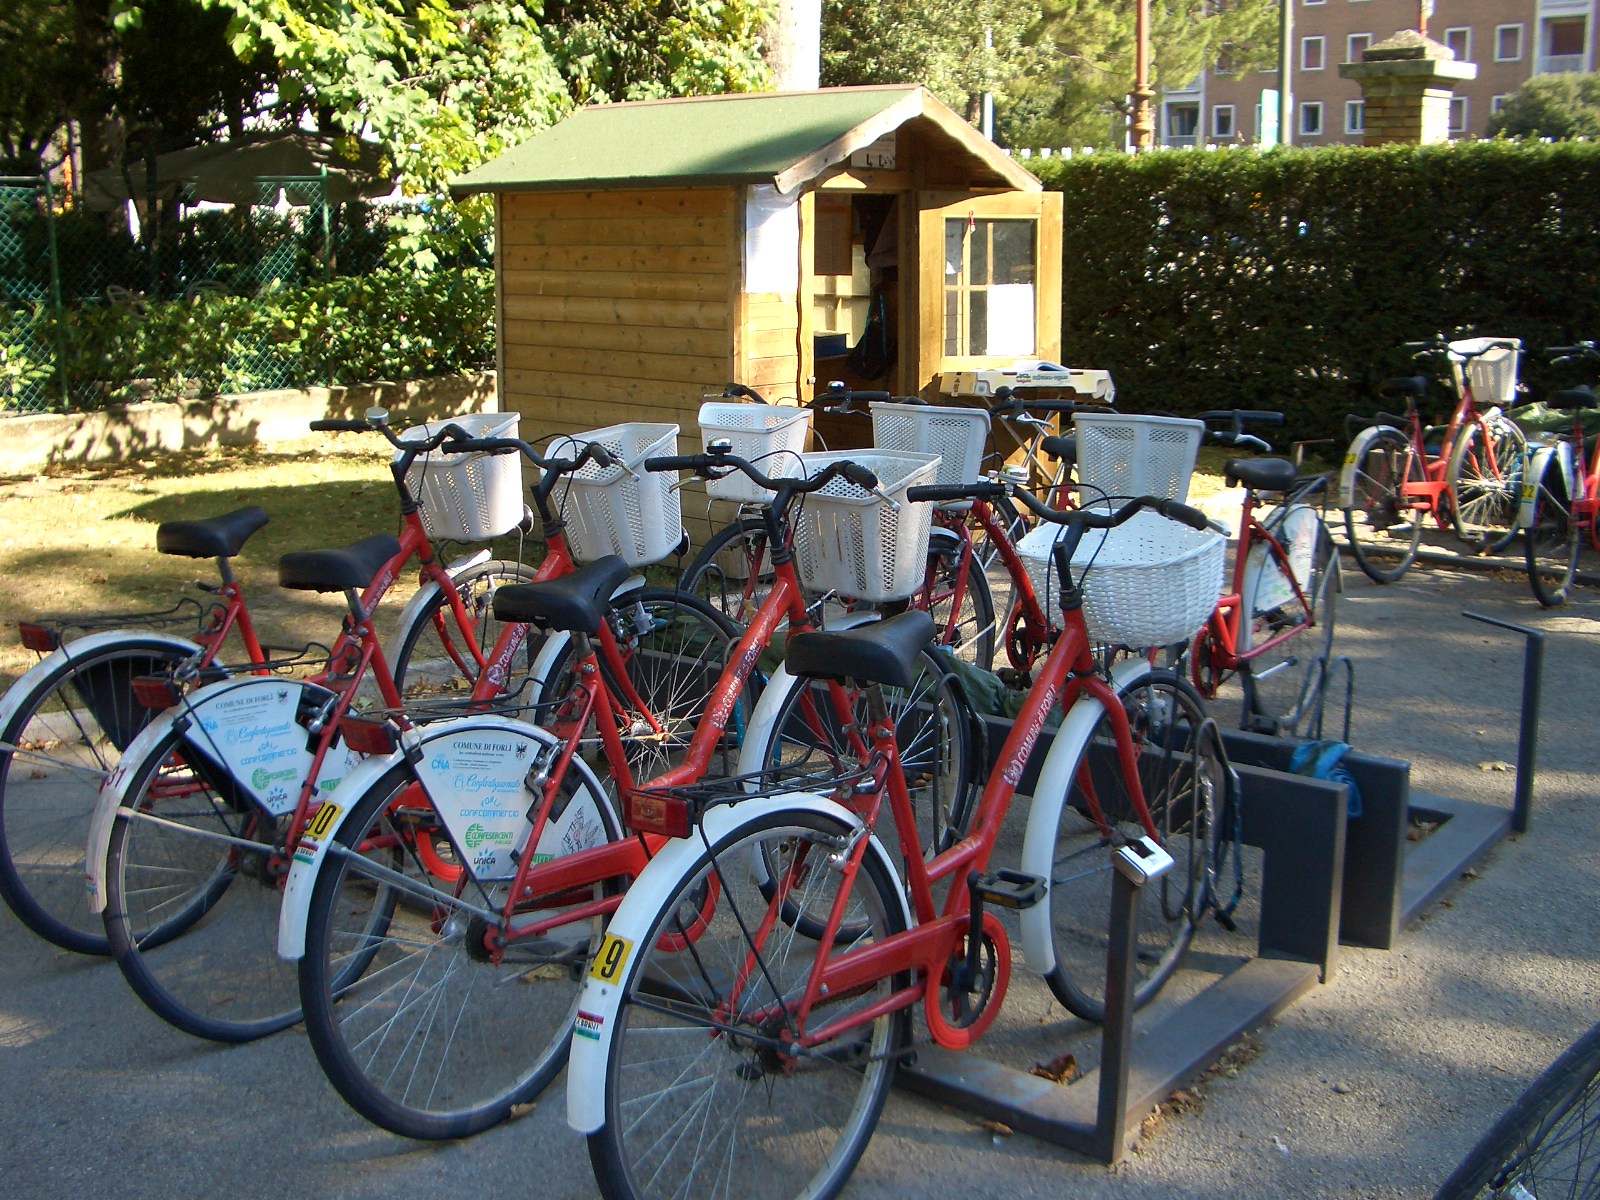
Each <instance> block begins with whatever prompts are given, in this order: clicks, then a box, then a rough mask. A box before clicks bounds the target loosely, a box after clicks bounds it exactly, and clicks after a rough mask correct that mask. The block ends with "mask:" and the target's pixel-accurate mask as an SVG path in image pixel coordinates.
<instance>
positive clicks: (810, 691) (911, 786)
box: [759, 647, 983, 856]
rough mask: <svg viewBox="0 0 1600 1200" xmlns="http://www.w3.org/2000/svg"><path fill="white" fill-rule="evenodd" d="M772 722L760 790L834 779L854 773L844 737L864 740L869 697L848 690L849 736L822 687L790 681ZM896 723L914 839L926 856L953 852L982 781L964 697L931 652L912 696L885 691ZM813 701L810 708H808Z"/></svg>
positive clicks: (909, 692)
mask: <svg viewBox="0 0 1600 1200" xmlns="http://www.w3.org/2000/svg"><path fill="white" fill-rule="evenodd" d="M788 686H789V692H788V695H786V696H785V697H784V698H783V701H782V704H781V705H780V707H779V709H778V715H777V717H776V718H775V719H774V721H773V723H772V730H771V733H770V734H769V735H768V742H767V745H766V747H765V748H764V749H763V750H762V752H761V755H760V758H759V761H760V762H761V763H762V764H763V766H762V770H763V771H767V772H771V779H770V780H769V781H765V782H764V783H763V790H765V788H766V787H767V786H769V785H770V786H771V787H774V788H775V787H778V786H780V785H783V783H784V780H785V779H787V778H788V777H790V776H792V775H793V774H795V773H803V774H807V775H815V776H818V777H821V778H824V779H827V778H834V777H837V776H839V775H841V774H844V773H846V772H849V771H851V770H854V769H855V768H857V767H858V766H859V765H860V764H859V760H858V759H857V757H856V756H855V755H854V754H853V753H852V752H851V750H850V746H849V743H848V741H847V737H846V735H847V732H855V733H857V734H859V731H860V730H863V729H865V728H867V726H868V724H869V723H870V721H869V717H868V715H867V703H866V693H865V692H863V691H861V690H860V689H856V688H847V689H846V691H847V695H848V702H849V703H850V706H851V707H850V718H849V719H850V722H851V724H852V726H853V729H852V730H850V731H847V730H846V729H845V728H844V727H843V725H842V720H841V717H840V715H839V714H838V712H837V711H836V709H835V707H834V705H833V704H832V702H831V700H830V695H831V693H830V692H829V690H828V685H827V684H826V683H823V682H821V681H812V680H804V679H791V680H790V681H789V685H788ZM882 693H883V698H884V704H885V707H886V708H887V709H888V711H889V712H890V713H891V714H892V715H893V716H894V719H895V745H896V746H897V747H898V748H899V751H900V762H901V769H902V771H903V773H904V774H905V777H906V786H907V788H908V790H909V791H910V793H911V805H912V809H913V810H914V812H915V813H916V816H917V839H918V844H919V845H920V846H921V847H922V850H923V853H924V855H925V856H927V855H932V854H936V853H938V852H940V851H942V850H945V849H948V848H949V847H950V846H952V845H954V844H955V843H956V842H957V841H959V840H960V839H961V838H962V837H964V836H966V834H967V833H968V832H969V828H970V826H971V822H972V816H973V812H974V810H975V808H976V804H977V785H976V782H975V781H976V780H977V779H978V777H979V775H980V774H981V769H982V765H983V764H982V763H981V762H980V761H979V757H980V756H979V745H978V741H977V728H976V727H977V725H978V722H979V718H978V717H977V716H976V715H975V714H973V713H972V710H971V705H970V704H968V702H967V698H966V693H965V692H964V691H963V690H962V689H961V687H960V685H959V684H958V683H957V682H956V681H955V680H954V679H953V678H952V677H951V676H950V674H949V673H948V671H947V670H946V669H945V664H944V663H943V662H941V661H940V659H939V657H938V655H937V653H936V652H935V651H934V650H933V648H932V647H929V648H927V649H924V650H923V652H922V669H921V671H920V672H919V674H918V676H917V679H916V681H915V682H914V683H913V685H912V687H911V688H910V689H900V688H891V687H887V686H885V687H884V688H883V689H882ZM806 701H809V703H806Z"/></svg>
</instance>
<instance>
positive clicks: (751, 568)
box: [678, 517, 776, 629]
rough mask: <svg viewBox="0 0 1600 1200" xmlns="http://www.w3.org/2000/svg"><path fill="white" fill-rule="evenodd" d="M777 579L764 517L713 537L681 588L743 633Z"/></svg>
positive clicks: (743, 519) (740, 522)
mask: <svg viewBox="0 0 1600 1200" xmlns="http://www.w3.org/2000/svg"><path fill="white" fill-rule="evenodd" d="M775 579H776V576H775V575H774V574H773V571H772V559H771V557H770V555H768V553H767V527H766V525H765V523H763V521H762V520H761V518H760V517H740V518H738V519H737V520H735V521H733V522H731V523H730V524H728V525H725V526H723V527H722V528H721V529H719V530H717V532H716V533H714V534H712V535H711V540H710V541H709V542H707V543H706V544H705V545H704V546H703V547H701V549H700V553H698V554H696V555H695V556H694V560H693V561H692V562H690V564H689V568H688V570H686V571H685V572H684V573H683V578H682V579H680V580H679V581H678V586H679V588H681V589H682V590H683V591H686V592H691V593H693V594H694V595H696V596H699V597H700V598H701V599H702V600H705V601H706V602H707V603H708V604H710V605H711V607H713V608H715V609H716V610H717V611H718V612H720V613H721V614H722V615H723V616H725V617H727V618H728V620H730V621H732V622H733V623H734V624H735V625H736V626H738V627H739V628H741V629H742V628H743V627H744V626H746V625H748V624H749V623H750V618H751V617H752V616H754V615H755V611H756V609H758V608H760V607H761V602H762V601H763V600H765V599H766V598H767V593H768V592H770V591H771V590H772V585H773V582H774V580H775Z"/></svg>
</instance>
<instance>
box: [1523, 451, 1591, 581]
mask: <svg viewBox="0 0 1600 1200" xmlns="http://www.w3.org/2000/svg"><path fill="white" fill-rule="evenodd" d="M1580 535H1581V531H1580V530H1579V528H1578V526H1577V523H1576V522H1574V521H1573V519H1572V509H1571V504H1570V502H1569V501H1568V499H1567V488H1566V484H1565V482H1564V481H1563V479H1562V477H1561V468H1560V466H1559V465H1558V464H1557V462H1556V461H1555V459H1553V458H1552V459H1551V460H1549V461H1548V462H1547V463H1546V464H1545V468H1544V471H1543V472H1542V473H1541V474H1540V476H1539V482H1538V486H1537V488H1536V490H1535V491H1534V497H1533V518H1532V521H1531V523H1530V524H1529V525H1528V528H1527V529H1526V530H1525V531H1524V542H1523V552H1524V554H1525V556H1526V558H1527V562H1528V586H1529V587H1531V588H1532V589H1533V594H1534V597H1535V598H1536V599H1537V600H1538V601H1539V603H1540V604H1541V605H1543V606H1544V607H1545V608H1556V607H1558V606H1559V605H1561V604H1563V603H1565V602H1566V599H1567V591H1568V589H1569V588H1571V587H1572V580H1573V578H1574V577H1575V576H1576V575H1577V573H1578V551H1579V549H1580Z"/></svg>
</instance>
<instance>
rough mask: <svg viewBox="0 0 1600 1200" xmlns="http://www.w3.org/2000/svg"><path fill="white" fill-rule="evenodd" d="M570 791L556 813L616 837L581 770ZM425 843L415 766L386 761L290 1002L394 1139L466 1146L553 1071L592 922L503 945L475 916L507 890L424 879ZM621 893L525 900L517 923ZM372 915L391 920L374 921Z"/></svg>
mask: <svg viewBox="0 0 1600 1200" xmlns="http://www.w3.org/2000/svg"><path fill="white" fill-rule="evenodd" d="M568 781H569V784H570V786H569V787H568V788H567V789H566V792H565V804H567V805H570V804H573V803H586V804H589V805H592V807H593V809H594V813H593V814H592V815H593V816H595V817H597V818H598V825H599V826H600V827H603V829H604V836H605V838H606V840H607V841H615V840H616V838H617V837H618V836H619V831H618V830H617V829H616V827H615V825H614V824H613V822H612V817H611V810H610V808H609V806H608V805H606V804H605V803H603V802H601V801H600V800H599V798H597V797H595V796H593V795H591V794H590V793H589V791H588V790H587V789H586V788H585V787H584V786H583V785H582V784H581V783H580V782H579V780H578V777H577V775H576V773H570V774H569V775H568ZM565 811H566V809H565V807H564V806H558V807H557V810H556V811H555V812H554V813H552V820H559V819H560V818H561V816H562V814H563V813H564V812H565ZM428 846H432V847H434V848H435V849H438V848H441V847H442V848H444V850H445V851H446V853H448V852H449V850H450V847H449V844H448V841H447V836H446V834H445V832H444V828H443V826H442V824H441V823H440V822H439V819H438V816H437V814H436V813H435V812H434V811H433V808H432V806H431V805H430V804H429V803H428V799H427V797H426V795H424V794H423V792H422V789H421V788H420V787H419V786H418V785H417V784H416V782H415V779H414V777H413V775H412V773H411V771H410V769H409V768H408V767H405V766H399V767H396V768H394V769H393V770H392V771H390V772H389V773H388V774H387V775H386V776H384V778H383V779H382V780H381V781H379V783H378V784H377V785H376V786H375V787H373V788H372V789H371V790H369V791H368V792H367V793H366V795H365V796H364V797H362V798H361V799H360V800H359V801H357V805H356V808H355V809H354V811H352V812H351V814H350V815H349V816H348V817H347V818H346V819H345V821H344V823H343V825H342V826H341V827H340V830H339V834H338V837H337V839H336V840H335V843H334V845H333V846H331V847H330V849H329V856H328V857H327V859H325V860H324V862H323V865H322V867H321V870H320V871H319V873H318V875H317V880H316V883H315V885H314V887H313V888H312V895H311V903H310V907H309V909H308V911H307V919H306V945H305V956H304V957H303V958H302V959H301V960H300V967H299V979H300V997H301V1000H302V1002H303V1004H304V1007H305V1014H306V1033H307V1034H308V1035H309V1037H310V1040H311V1045H312V1048H313V1049H314V1050H315V1051H316V1055H317V1060H318V1062H320V1063H321V1064H322V1069H323V1072H324V1073H325V1074H326V1075H327V1077H328V1079H329V1081H330V1082H331V1083H332V1084H333V1085H334V1087H335V1088H336V1089H337V1090H338V1092H339V1094H340V1095H341V1096H343V1097H344V1099H345V1101H346V1102H347V1103H349V1105H350V1106H351V1107H352V1108H354V1109H355V1110H356V1111H357V1112H359V1113H360V1114H361V1115H362V1116H364V1117H366V1118H367V1119H368V1120H369V1121H372V1122H373V1123H374V1124H376V1125H379V1126H381V1127H382V1128H384V1129H387V1130H389V1131H390V1132H392V1133H398V1134H400V1135H402V1136H404V1137H413V1138H428V1139H437V1138H456V1137H466V1136H468V1135H470V1134H473V1133H477V1132H479V1131H481V1130H484V1129H488V1128H490V1127H491V1126H493V1125H497V1124H499V1123H500V1122H501V1121H504V1120H505V1119H506V1118H507V1117H509V1116H510V1115H511V1112H512V1109H513V1107H514V1106H515V1105H517V1104H522V1103H526V1102H528V1101H530V1100H532V1099H533V1098H534V1097H536V1096H537V1095H538V1094H539V1093H540V1092H542V1091H543V1090H544V1089H545V1088H546V1087H547V1086H548V1085H549V1083H550V1080H551V1079H552V1078H553V1077H554V1076H555V1075H556V1073H557V1072H558V1071H560V1070H561V1067H562V1065H563V1064H564V1063H565V1062H566V1059H567V1048H568V1045H569V1044H570V1041H569V1039H570V1035H571V1032H572V1021H573V1009H574V1005H575V1004H576V1002H577V997H578V992H579V991H580V990H581V989H580V981H581V978H582V972H583V968H584V965H585V964H586V963H587V962H588V960H589V957H590V955H591V953H592V952H593V945H594V941H595V939H596V938H598V937H599V935H600V932H601V929H600V924H601V922H600V919H599V918H589V919H585V920H575V921H573V922H571V923H570V924H557V925H555V926H554V927H553V928H551V929H550V930H549V931H548V932H546V933H544V934H542V935H540V936H537V937H535V936H527V937H521V938H513V939H512V940H511V941H510V943H509V944H508V945H507V946H506V947H505V948H504V949H503V950H500V949H498V948H496V947H495V945H494V943H495V942H496V941H497V939H498V938H499V936H500V933H501V928H500V923H499V922H498V921H496V922H490V921H489V920H488V919H487V917H486V916H485V914H486V913H494V914H499V913H501V912H503V910H504V906H505V903H506V899H507V892H506V889H507V888H508V887H509V886H510V884H509V882H500V883H480V882H478V881H477V880H475V879H474V878H472V877H471V875H470V874H469V873H468V872H467V871H465V870H464V869H463V870H461V871H460V874H459V878H458V879H457V880H455V881H449V880H447V879H444V878H442V877H441V873H440V872H439V871H438V870H437V869H435V870H433V871H430V869H429V863H428V857H427V854H426V852H425V847H428ZM464 857H465V856H462V855H454V856H452V861H454V862H462V861H464ZM436 866H437V864H435V867H436ZM535 880H537V874H534V875H533V876H531V877H530V882H532V881H535ZM615 886H616V884H615V881H611V880H597V881H595V882H594V884H593V886H592V887H589V888H584V889H581V890H578V891H574V892H572V893H569V894H567V895H564V896H562V897H561V898H560V900H559V901H548V902H547V901H543V900H541V899H538V898H535V899H530V900H529V901H528V902H527V903H526V904H524V905H521V906H519V909H518V912H517V915H516V916H515V917H514V918H513V927H515V925H517V924H531V923H532V922H535V921H539V920H542V919H546V918H552V917H559V915H560V913H561V911H562V910H563V909H570V908H572V907H573V906H575V905H577V904H580V903H583V902H586V901H592V900H596V899H599V898H601V897H602V896H603V895H604V894H605V893H606V892H607V891H609V890H612V889H613V888H614V887H615ZM374 912H380V913H384V914H388V915H387V916H386V917H385V919H384V920H382V921H380V922H375V921H374V920H373V917H372V914H373V913H374Z"/></svg>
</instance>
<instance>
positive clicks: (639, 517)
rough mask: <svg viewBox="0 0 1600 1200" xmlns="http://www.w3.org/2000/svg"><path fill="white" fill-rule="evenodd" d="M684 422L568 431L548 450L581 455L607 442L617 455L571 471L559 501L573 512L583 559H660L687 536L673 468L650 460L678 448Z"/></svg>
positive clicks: (575, 550) (575, 548)
mask: <svg viewBox="0 0 1600 1200" xmlns="http://www.w3.org/2000/svg"><path fill="white" fill-rule="evenodd" d="M677 437H678V427H677V426H676V425H652V424H644V423H642V422H637V421H629V422H626V423H624V424H621V425H609V426H607V427H606V428H604V429H594V430H591V431H589V432H588V433H573V434H565V435H563V436H561V437H558V438H555V439H554V440H552V441H551V442H550V444H549V445H548V446H546V447H545V454H546V455H547V456H559V457H561V458H573V457H575V456H577V455H579V454H581V453H583V448H584V446H585V445H587V444H588V443H589V442H599V443H600V444H601V445H602V446H604V447H605V448H606V450H607V451H609V452H610V454H611V457H612V458H614V459H616V460H617V461H616V464H614V465H612V466H609V467H602V466H599V465H598V464H596V463H593V462H589V463H585V464H584V465H583V468H582V469H581V470H579V471H575V472H573V473H572V474H570V475H563V476H562V477H561V482H560V483H559V484H557V485H556V489H555V497H556V502H557V503H558V504H559V505H560V506H561V510H562V512H563V513H564V514H565V515H566V518H567V544H568V547H569V548H570V549H571V551H572V557H573V558H575V559H577V560H578V561H579V562H594V561H595V560H596V559H600V558H604V557H605V556H606V555H608V554H620V555H621V556H622V557H623V558H624V559H625V560H626V561H627V563H628V565H629V566H631V567H642V566H646V565H648V564H649V563H653V562H660V561H661V560H662V559H664V558H666V557H667V555H669V554H671V553H672V552H673V550H675V549H677V546H678V543H679V542H680V541H682V540H683V513H682V510H681V508H680V506H679V503H678V493H677V491H676V490H675V489H674V488H673V486H672V485H673V484H674V483H675V482H677V479H676V476H675V475H674V474H673V473H672V472H670V471H646V470H645V469H644V461H645V459H647V458H654V457H658V456H660V455H665V454H674V453H676V452H677Z"/></svg>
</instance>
